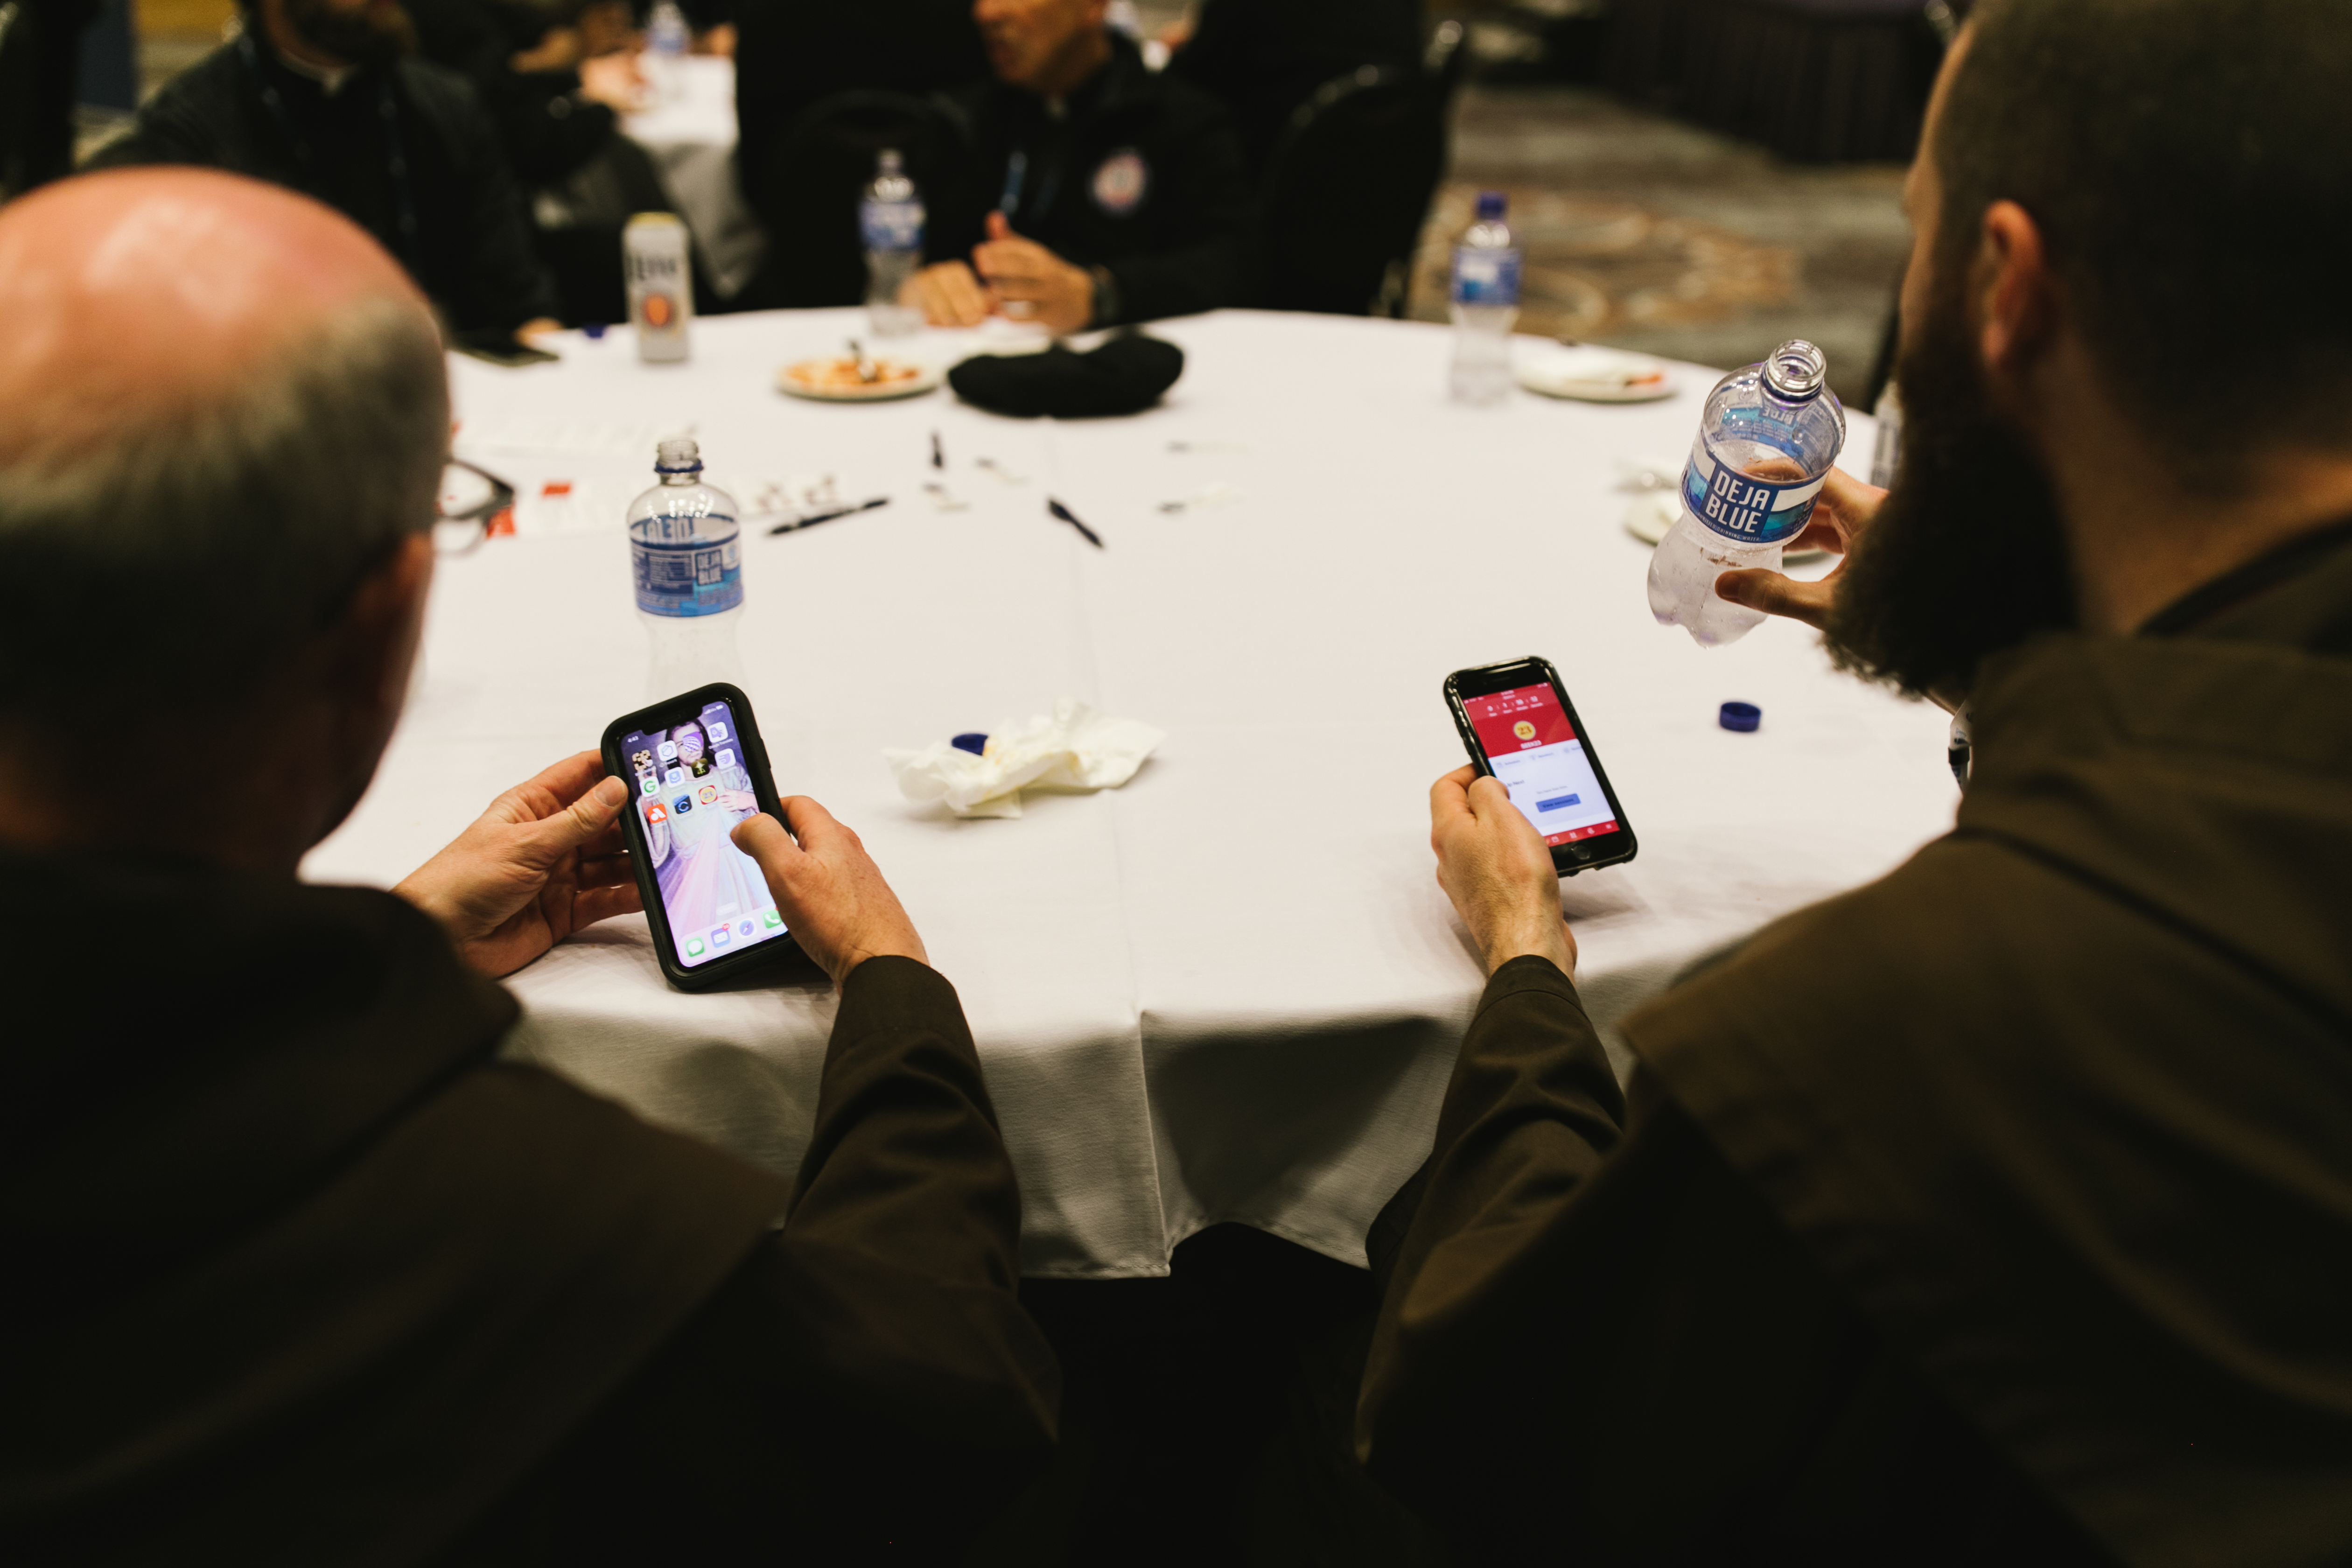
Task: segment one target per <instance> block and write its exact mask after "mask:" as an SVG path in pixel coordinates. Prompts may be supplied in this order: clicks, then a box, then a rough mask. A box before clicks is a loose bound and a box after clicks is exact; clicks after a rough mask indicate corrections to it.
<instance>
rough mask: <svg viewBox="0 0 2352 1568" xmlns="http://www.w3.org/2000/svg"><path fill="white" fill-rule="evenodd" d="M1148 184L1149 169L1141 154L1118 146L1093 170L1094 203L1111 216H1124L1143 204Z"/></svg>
mask: <svg viewBox="0 0 2352 1568" xmlns="http://www.w3.org/2000/svg"><path fill="white" fill-rule="evenodd" d="M1150 185H1151V169H1150V165H1149V164H1147V163H1144V161H1143V154H1142V153H1139V152H1137V151H1136V150H1135V149H1134V148H1132V147H1122V148H1120V149H1119V150H1118V152H1116V153H1112V154H1111V155H1110V156H1109V157H1108V158H1105V159H1104V160H1103V161H1102V162H1101V163H1099V164H1098V165H1097V166H1096V169H1095V205H1097V206H1098V207H1100V208H1102V210H1103V211H1105V212H1107V213H1108V214H1110V216H1113V217H1125V216H1127V215H1128V214H1129V213H1131V212H1133V211H1134V210H1135V209H1136V208H1137V207H1139V206H1140V205H1143V195H1144V193H1145V192H1146V191H1147V190H1149V189H1150Z"/></svg>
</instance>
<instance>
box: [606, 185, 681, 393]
mask: <svg viewBox="0 0 2352 1568" xmlns="http://www.w3.org/2000/svg"><path fill="white" fill-rule="evenodd" d="M621 267H622V271H623V275H624V276H625V278H626V279H628V285H629V324H630V325H631V326H633V327H635V328H636V329H637V357H638V358H639V359H642V360H650V361H655V362H663V361H674V360H682V359H684V358H685V357H686V353H687V342H686V334H687V329H688V326H689V325H691V324H692V322H693V321H694V269H693V268H691V267H690V266H688V264H687V234H686V225H685V224H684V223H683V222H681V221H680V220H679V219H678V217H677V215H675V214H673V213H639V214H637V215H636V216H635V217H633V218H631V219H630V220H629V226H628V227H627V228H625V229H624V230H623V231H622V232H621Z"/></svg>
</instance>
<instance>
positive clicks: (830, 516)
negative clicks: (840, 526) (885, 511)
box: [768, 496, 890, 534]
mask: <svg viewBox="0 0 2352 1568" xmlns="http://www.w3.org/2000/svg"><path fill="white" fill-rule="evenodd" d="M889 504H890V498H889V497H888V496H876V497H875V498H874V499H873V500H862V501H859V502H858V503H857V504H856V506H837V507H835V508H834V509H833V510H831V511H820V512H817V513H815V514H814V515H813V516H809V517H796V518H794V519H793V520H792V521H790V522H780V523H778V524H776V526H775V527H773V528H772V529H770V530H768V531H769V532H770V533H771V534H776V533H790V532H792V531H793V530H794V529H799V528H814V527H815V526H816V525H817V524H818V523H820V522H831V521H833V520H834V519H835V518H836V517H855V516H856V515H857V514H858V513H859V512H861V511H872V510H874V509H875V508H876V507H877V506H888V505H889Z"/></svg>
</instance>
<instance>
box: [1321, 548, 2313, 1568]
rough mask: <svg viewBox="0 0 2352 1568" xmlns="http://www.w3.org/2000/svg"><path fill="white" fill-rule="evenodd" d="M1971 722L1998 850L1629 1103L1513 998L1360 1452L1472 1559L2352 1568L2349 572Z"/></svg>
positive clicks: (1695, 1014)
mask: <svg viewBox="0 0 2352 1568" xmlns="http://www.w3.org/2000/svg"><path fill="white" fill-rule="evenodd" d="M2158 633H2160V634H2162V635H2157V634H2158ZM1971 706H1972V710H1973V714H1974V720H1975V734H1976V753H1975V768H1974V773H1973V774H1972V776H1971V781H1970V784H1969V793H1968V795H1967V796H1966V798H1965V800H1964V801H1963V802H1962V804H1961V805H1960V809H1959V815H1958V823H1957V826H1956V827H1955V829H1954V831H1953V832H1952V833H1951V834H1950V835H1949V836H1948V837H1944V838H1941V839H1938V840H1937V841H1936V842H1935V843H1933V844H1930V845H1928V846H1927V847H1926V848H1924V849H1922V850H1921V851H1920V852H1919V853H1918V854H1917V855H1916V857H1914V858H1912V859H1911V860H1910V861H1909V862H1908V863H1907V864H1906V865H1905V866H1903V867H1902V868H1899V869H1897V870H1896V871H1895V872H1894V873H1893V874H1891V875H1890V876H1888V877H1886V878H1885V879H1882V880H1881V881H1879V882H1877V883H1874V884H1873V885H1872V886H1869V887H1866V888H1863V889H1857V890H1855V891H1854V892H1852V893H1849V894H1847V895H1845V896H1843V897H1842V898H1838V899H1833V900H1830V901H1828V902H1826V903H1823V904H1821V905H1818V906H1816V907H1814V908H1812V909H1810V910H1803V911H1801V912H1800V913H1798V914H1795V915H1792V916H1790V918H1788V919H1787V920H1785V921H1780V923H1778V924H1777V925H1775V926H1773V927H1770V928H1769V929H1768V930H1766V931H1763V932H1762V933H1760V934H1759V935H1758V936H1757V937H1756V938H1755V939H1754V940H1753V941H1752V942H1749V943H1748V945H1747V946H1746V948H1745V949H1743V950H1742V951H1741V952H1740V953H1739V954H1738V956H1737V957H1735V958H1733V959H1732V960H1730V961H1729V962H1727V963H1723V964H1722V965H1720V966H1718V967H1716V968H1714V969H1712V970H1710V971H1708V972H1707V973H1704V974H1702V975H1699V976H1697V977H1695V978H1693V979H1691V980H1689V981H1688V982H1686V983H1685V984H1683V985H1681V986H1679V987H1678V988H1676V989H1675V991H1673V992H1671V993H1670V994H1667V995H1666V996H1665V997H1664V998H1663V999H1662V1000H1660V1001H1659V1002H1658V1003H1656V1004H1654V1005H1652V1006H1650V1007H1648V1008H1646V1009H1644V1010H1643V1011H1642V1012H1641V1013H1639V1014H1637V1015H1636V1016H1634V1017H1633V1019H1632V1020H1631V1021H1629V1022H1628V1024H1627V1025H1626V1027H1625V1032H1626V1036H1627V1038H1628V1040H1629V1042H1630V1044H1631V1045H1632V1047H1633V1050H1634V1053H1635V1055H1636V1057H1637V1058H1638V1060H1639V1064H1640V1065H1639V1066H1638V1067H1637V1068H1636V1069H1635V1072H1634V1076H1633V1088H1632V1091H1631V1096H1630V1099H1631V1103H1630V1106H1629V1105H1628V1104H1627V1103H1626V1101H1625V1100H1622V1099H1621V1097H1620V1096H1619V1093H1618V1089H1617V1085H1616V1082H1615V1080H1614V1079H1612V1076H1611V1074H1610V1070H1609V1065H1608V1062H1607V1060H1606V1059H1605V1058H1604V1057H1603V1055H1602V1052H1601V1042H1600V1040H1599V1039H1598V1037H1596V1036H1595V1034H1594V1032H1593V1029H1592V1026H1591V1024H1590V1023H1589V1022H1588V1021H1587V1019H1586V1017H1585V1016H1584V1013H1583V1011H1582V1009H1581V1007H1580V1005H1579V1003H1578V1000H1577V996H1576V993H1575V991H1574V989H1573V988H1572V987H1571V986H1570V984H1569V983H1568V980H1567V978H1566V977H1565V976H1563V975H1562V974H1561V973H1559V970H1558V969H1556V968H1554V967H1553V966H1552V965H1551V964H1550V963H1548V962H1546V961H1544V960H1542V959H1538V958H1522V959H1517V960H1514V961H1513V962H1511V963H1507V964H1505V965H1504V966H1503V967H1502V968H1501V969H1500V970H1498V971H1497V972H1496V974H1495V977H1494V979H1493V981H1492V983H1491V984H1489V985H1488V986H1487V989H1486V999H1485V1001H1484V1002H1483V1003H1482V1004H1481V1006H1480V1009H1479V1014H1478V1016H1477V1019H1476V1021H1475V1023H1474V1024H1473V1025H1472V1026H1471V1030H1470V1035H1469V1037H1468V1038H1467V1039H1466V1040H1465V1042H1464V1044H1463V1048H1462V1055H1461V1058H1460V1061H1459V1062H1458V1064H1457V1065H1456V1067H1455V1069H1454V1079H1453V1081H1452V1083H1451V1084H1450V1085H1449V1086H1448V1087H1447V1089H1446V1098H1445V1106H1444V1112H1443V1115H1442V1120H1441V1121H1440V1124H1439V1129H1438V1134H1437V1148H1436V1152H1435V1153H1434V1154H1433V1156H1432V1158H1431V1161H1430V1163H1429V1165H1428V1166H1427V1167H1425V1169H1424V1172H1423V1174H1422V1176H1420V1177H1418V1178H1416V1180H1415V1182H1414V1184H1412V1185H1411V1186H1410V1187H1409V1188H1408V1190H1407V1192H1406V1193H1405V1194H1400V1198H1399V1201H1398V1202H1397V1203H1396V1204H1395V1205H1392V1207H1391V1210H1390V1212H1389V1213H1387V1214H1386V1215H1384V1216H1383V1220H1382V1224H1381V1226H1380V1227H1378V1229H1377V1231H1376V1234H1375V1236H1374V1237H1373V1241H1372V1247H1371V1250H1372V1252H1373V1254H1374V1259H1375V1263H1376V1265H1377V1266H1379V1267H1380V1268H1382V1269H1384V1270H1386V1271H1387V1276H1388V1288H1387V1293H1386V1296H1385V1299H1384V1302H1383V1306H1382V1310H1381V1321H1380V1326H1379V1329H1378V1331H1377V1333H1376V1336H1375V1340H1374V1343H1373V1348H1372V1352H1371V1358H1370V1367H1369V1370H1368V1372H1367V1375H1366V1381H1365V1386H1364V1394H1363V1400H1362V1404H1361V1405H1360V1410H1359V1414H1358V1428H1357V1430H1358V1436H1359V1444H1360V1447H1361V1448H1362V1449H1363V1450H1364V1451H1365V1453H1366V1455H1367V1458H1368V1460H1369V1462H1370V1466H1371V1468H1372V1470H1373V1473H1374V1474H1375V1476H1376V1477H1378V1478H1379V1479H1381V1480H1382V1481H1383V1482H1384V1483H1385V1484H1387V1485H1388V1486H1390V1487H1391V1488H1392V1489H1395V1490H1397V1491H1399V1492H1400V1493H1402V1495H1403V1496H1404V1497H1405V1498H1406V1499H1407V1500H1410V1501H1412V1502H1413V1503H1415V1504H1416V1505H1417V1506H1418V1507H1420V1508H1421V1509H1422V1510H1424V1511H1426V1512H1427V1513H1428V1514H1429V1515H1430V1516H1431V1517H1432V1518H1433V1520H1435V1521H1440V1522H1442V1523H1443V1524H1444V1527H1445V1528H1446V1529H1447V1531H1449V1533H1451V1534H1452V1535H1453V1536H1454V1539H1455V1540H1456V1541H1457V1542H1460V1543H1461V1544H1463V1545H1464V1547H1465V1549H1466V1550H1465V1552H1464V1555H1465V1558H1466V1559H1467V1560H1469V1561H1475V1562H1485V1561H1505V1560H1511V1561H1528V1562H1536V1561H1573V1562H1576V1563H1591V1564H1611V1563H1684V1562H1688V1563H1729V1562H1738V1563H1782V1562H1789V1563H1808V1564H1841V1563H1872V1564H1875V1563H1906V1564H1924V1563H1951V1564H1954V1565H1956V1568H1958V1565H1961V1564H1969V1565H1973V1564H1978V1563H2069V1564H2073V1563H2099V1562H2104V1561H2110V1560H2112V1561H2116V1562H2121V1563H2130V1564H2133V1565H2134V1568H2203V1565H2205V1564H2210V1563H2229V1564H2231V1565H2232V1568H2302V1565H2305V1564H2316V1563H2345V1562H2347V1561H2352V1048H2347V1042H2352V914H2347V910H2352V903H2347V897H2346V893H2345V880H2346V877H2347V868H2352V784H2347V780H2352V531H2337V533H2336V535H2335V536H2334V537H2333V538H2332V539H2329V538H2326V537H2322V538H2318V539H2315V540H2311V541H2307V542H2304V543H2301V544H2298V545H2296V546H2294V547H2291V548H2290V549H2288V550H2286V551H2284V552H2280V554H2279V555H2277V556H2274V557H2273V558H2272V559H2271V560H2269V561H2267V562H2262V563H2256V564H2255V565H2254V566H2252V567H2250V568H2248V569H2247V570H2246V571H2244V572H2242V573H2237V574H2232V575H2231V578H2229V579H2227V580H2225V581H2224V582H2223V583H2222V584H2216V585H2215V586H2214V587H2213V588H2210V589H2208V590H2206V591H2204V592H2202V593H2200V594H2199V595H2192V596H2191V597H2190V598H2189V599H2188V600H2185V601H2183V603H2182V605H2180V606H2177V607H2176V609H2175V611H2174V612H2172V613H2169V614H2168V615H2167V616H2162V617H2159V619H2158V623H2156V624H2155V625H2153V626H2151V628H2150V630H2149V631H2148V632H2144V633H2143V634H2142V635H2140V636H2137V637H2094V636H2089V635H2082V634H2075V635H2067V636H2056V637H2045V638H2042V639H2038V640H2036V641H2034V642H2032V643H2031V644H2028V645H2026V646H2024V647H2019V648H2016V649H2012V650H2011V651H2009V652H2006V653H2003V654H2001V655H2000V656H1998V657H1997V658H1993V659H1991V660H1989V661H1988V663H1987V665H1986V668H1985V671H1984V673H1983V675H1982V676H1981V677H1980V678H1979V681H1978V683H1977V688H1976V690H1975V691H1974V693H1973V696H1972V704H1971ZM1506 1553H1507V1554H1508V1555H1507V1556H1506V1555H1505V1554H1506Z"/></svg>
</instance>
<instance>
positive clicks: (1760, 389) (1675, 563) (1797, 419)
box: [1650, 339, 1845, 647]
mask: <svg viewBox="0 0 2352 1568" xmlns="http://www.w3.org/2000/svg"><path fill="white" fill-rule="evenodd" d="M1844 445H1845V410H1844V409H1843V408H1842V407H1840V406H1839V405H1838V400H1837V394H1836V393H1834V392H1832V391H1831V390H1830V389H1829V360H1828V359H1827V358H1826V357H1825V356H1824V355H1823V354H1822V351H1821V350H1819V349H1817V348H1815V347H1814V346H1813V345H1812V344H1811V343H1809V342H1804V341H1803V340H1802V339H1791V340H1790V341H1789V342H1785V343H1782V344H1781V345H1780V347H1779V348H1777V349H1774V350H1773V351H1772V357H1771V358H1769V359H1768V360H1766V361H1764V362H1763V363H1761V364H1751V365H1748V366H1746V367H1745V368H1743V369H1740V370H1735V371H1733V372H1732V373H1731V374H1729V375H1727V376H1725V377H1724V378H1723V379H1722V380H1721V381H1718V382H1717V383H1716V384H1715V390H1714V391H1713V392H1710V393H1708V394H1707V395H1706V411H1705V412H1704V413H1703V414H1702V415H1701V416H1699V425H1698V436H1697V437H1696V439H1695V440H1693V441H1692V442H1691V455H1690V462H1689V463H1688V464H1687V465H1685V467H1684V468H1683V514H1682V516H1681V517H1679V518H1677V519H1675V526H1674V527H1673V529H1672V530H1670V531H1668V532H1667V534H1666V537H1665V538H1664V539H1663V540H1661V541H1659V542H1658V549H1657V552H1656V553H1655V554H1654V555H1652V556H1651V557H1650V613H1651V614H1652V615H1654V616H1657V617H1658V624H1659V625H1660V626H1682V627H1684V628H1685V629H1686V630H1687V631H1689V633H1690V635H1691V637H1692V638H1693V639H1694V640H1696V642H1697V643H1698V644H1699V645H1700V646H1701V647H1716V646H1717V645H1718V644H1722V643H1727V642H1738V640H1739V639H1740V638H1741V637H1746V636H1747V635H1748V632H1749V631H1751V630H1752V629H1754V627H1755V626H1756V624H1757V623H1758V622H1759V621H1761V620H1762V619H1763V618H1764V615H1763V612H1762V611H1760V610H1751V609H1748V608H1746V607H1745V606H1743V605H1733V604H1728V603H1727V602H1725V601H1724V600H1723V599H1721V598H1719V597H1717V595H1716V592H1715V580H1716V578H1717V577H1718V576H1720V575H1721V574H1724V573H1726V572H1733V571H1737V570H1738V569H1739V568H1741V567H1743V566H1768V567H1777V566H1779V565H1780V547H1781V546H1782V545H1784V544H1786V543H1787V542H1789V541H1790V539H1793V538H1795V537H1796V535H1797V534H1798V533H1799V532H1800V531H1801V530H1802V529H1803V528H1804V526H1805V520H1806V519H1807V518H1809V517H1811V516H1812V513H1813V500H1814V498H1815V497H1817V496H1819V495H1820V494H1821V493H1822V476H1823V475H1825V474H1827V473H1828V472H1829V471H1830V465H1831V464H1832V463H1834V462H1835V461H1837V455H1838V449H1839V448H1840V447H1843V446H1844Z"/></svg>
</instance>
